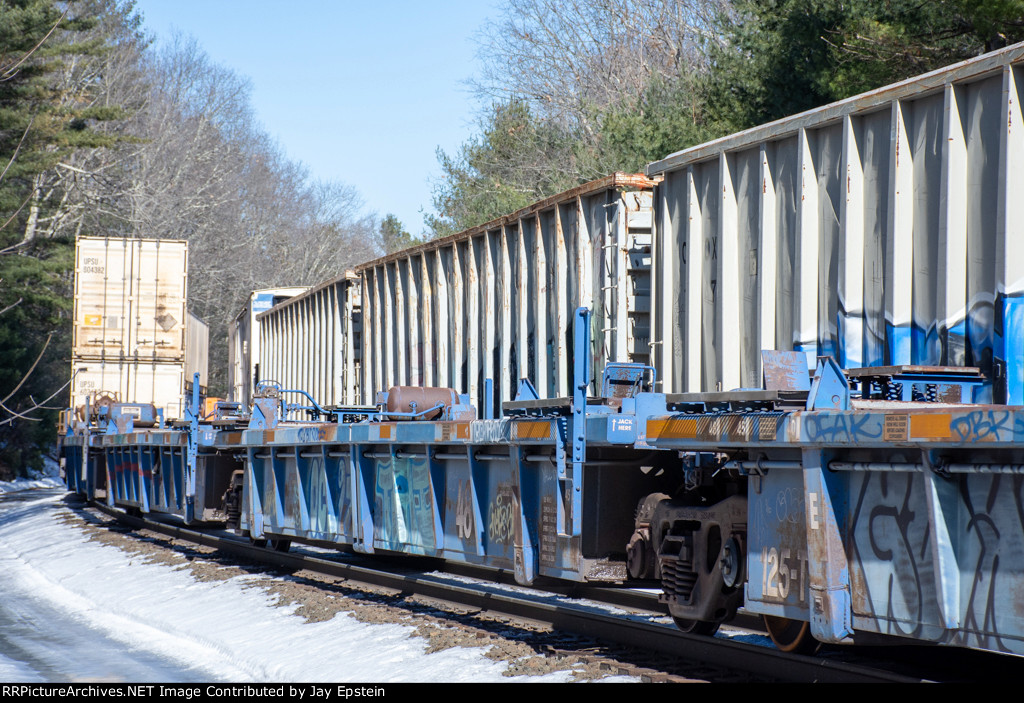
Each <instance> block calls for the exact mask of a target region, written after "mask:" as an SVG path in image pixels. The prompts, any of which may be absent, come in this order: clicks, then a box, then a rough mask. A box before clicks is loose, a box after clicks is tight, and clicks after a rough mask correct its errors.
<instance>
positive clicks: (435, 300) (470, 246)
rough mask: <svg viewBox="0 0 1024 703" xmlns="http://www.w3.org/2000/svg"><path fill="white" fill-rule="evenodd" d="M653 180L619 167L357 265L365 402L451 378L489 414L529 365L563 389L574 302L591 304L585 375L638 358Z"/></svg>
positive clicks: (645, 345)
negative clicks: (589, 369) (589, 367)
mask: <svg viewBox="0 0 1024 703" xmlns="http://www.w3.org/2000/svg"><path fill="white" fill-rule="evenodd" d="M651 186H652V182H651V181H649V180H648V179H647V178H645V177H643V176H640V175H635V174H622V173H616V174H613V175H611V176H608V177H606V178H602V179H600V180H596V181H592V182H590V183H586V184H584V185H581V186H579V187H577V188H574V189H573V190H570V191H566V192H565V193H560V194H558V195H555V196H552V197H550V198H547V199H546V200H542V201H540V202H538V203H536V204H534V205H531V206H529V207H527V208H524V209H523V210H520V211H519V212H516V213H513V214H511V215H507V216H505V217H502V218H499V219H497V220H495V221H493V222H489V223H487V224H484V225H481V226H479V227H476V228H473V229H470V230H467V231H465V232H460V233H459V234H455V235H452V236H450V237H446V238H445V239H440V240H435V241H431V242H427V243H426V244H423V245H421V246H418V247H413V248H411V249H406V250H403V251H400V252H397V253H395V254H392V255H390V256H387V257H384V258H383V259H379V260H377V261H371V262H369V263H367V264H363V265H361V266H358V267H356V272H357V273H358V274H359V275H360V276H361V277H362V280H363V303H362V308H363V313H364V315H365V334H364V352H363V359H364V362H365V363H364V367H363V402H371V401H372V400H373V394H374V393H376V392H377V391H379V390H384V389H386V388H388V387H390V386H394V385H414V386H415V385H427V386H443V387H453V388H456V389H459V390H460V391H462V392H466V393H468V394H469V395H470V397H471V398H472V399H473V402H474V404H475V405H476V406H477V407H478V408H480V409H481V414H483V415H487V413H486V412H484V410H485V406H486V405H487V404H488V401H487V399H486V398H485V397H484V379H492V380H494V382H495V385H494V392H493V397H492V399H491V400H490V408H491V410H492V411H493V412H497V411H498V409H500V407H501V403H502V402H504V401H506V400H511V399H512V397H513V396H514V395H515V391H516V384H517V383H518V382H519V379H520V378H529V379H530V380H531V381H532V382H533V383H534V385H535V386H536V387H537V389H538V391H539V392H540V393H541V395H543V396H547V397H551V398H555V397H565V396H567V395H568V394H569V388H568V385H567V384H568V378H569V369H570V367H571V364H572V315H573V311H574V310H576V308H578V307H587V308H591V309H592V310H593V314H594V330H595V332H594V341H593V345H594V348H593V350H592V355H593V358H594V366H593V373H594V378H593V379H592V382H594V383H593V386H592V387H594V388H596V381H597V380H599V379H600V377H601V372H602V370H603V369H604V364H605V363H606V361H613V360H619V361H637V362H646V361H647V359H648V357H649V354H650V349H649V342H650V338H649V337H650V333H649V323H648V314H649V307H648V306H649V302H648V301H649V296H650V247H651V193H650V189H651Z"/></svg>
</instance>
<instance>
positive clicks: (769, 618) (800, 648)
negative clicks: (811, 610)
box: [764, 615, 818, 654]
mask: <svg viewBox="0 0 1024 703" xmlns="http://www.w3.org/2000/svg"><path fill="white" fill-rule="evenodd" d="M764 626H765V627H766V628H767V629H768V636H769V637H771V638H772V642H774V643H775V646H776V647H778V648H779V649H780V650H782V651H783V652H794V653H796V654H813V653H814V650H815V649H817V648H818V641H817V640H816V639H814V637H812V636H811V624H810V623H809V622H804V621H803V620H790V619H789V618H779V617H775V616H773V615H765V616H764Z"/></svg>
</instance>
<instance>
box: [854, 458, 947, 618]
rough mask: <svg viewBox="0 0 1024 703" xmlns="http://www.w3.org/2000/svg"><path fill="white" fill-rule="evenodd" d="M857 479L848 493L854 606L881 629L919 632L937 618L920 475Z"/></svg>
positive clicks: (881, 475)
mask: <svg viewBox="0 0 1024 703" xmlns="http://www.w3.org/2000/svg"><path fill="white" fill-rule="evenodd" d="M858 482H859V483H860V485H859V486H857V487H856V489H855V492H856V497H855V498H854V497H853V496H852V495H851V498H852V501H853V508H852V511H851V519H852V521H853V526H852V548H851V551H852V554H851V557H852V558H851V562H852V563H851V567H852V568H851V574H850V578H851V580H852V582H853V609H854V612H855V613H858V614H862V615H869V616H873V617H874V618H875V620H876V623H877V626H878V628H879V631H881V632H884V633H886V634H892V635H903V636H915V637H921V636H923V634H924V633H923V631H922V630H923V628H924V626H925V625H928V624H930V625H939V624H940V623H941V618H940V614H939V611H938V603H937V600H936V594H935V587H934V580H929V579H928V578H927V576H928V575H930V574H931V573H932V551H931V547H930V544H931V530H930V529H929V524H928V507H927V505H926V504H924V503H923V502H922V498H923V497H924V496H925V490H924V486H923V478H922V476H921V475H920V474H913V473H891V472H888V473H886V472H877V473H870V474H865V475H863V476H854V477H853V483H854V484H856V483H858ZM851 488H854V487H853V486H851ZM853 492H854V491H851V493H853ZM914 545H917V548H916V549H915V547H914Z"/></svg>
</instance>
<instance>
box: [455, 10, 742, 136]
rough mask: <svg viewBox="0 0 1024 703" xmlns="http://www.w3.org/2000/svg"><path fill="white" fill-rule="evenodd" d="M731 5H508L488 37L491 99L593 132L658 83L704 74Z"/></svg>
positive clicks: (482, 89)
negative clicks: (707, 50)
mask: <svg viewBox="0 0 1024 703" xmlns="http://www.w3.org/2000/svg"><path fill="white" fill-rule="evenodd" d="M727 2H728V0H507V2H506V4H505V7H504V12H503V14H502V16H501V17H500V18H499V19H498V20H496V21H494V22H492V23H490V24H488V25H487V26H486V27H485V28H484V30H483V31H482V33H481V40H480V45H481V49H480V58H481V59H482V61H483V70H482V75H481V77H480V79H479V80H477V81H476V82H474V84H473V86H474V88H475V89H476V91H477V93H478V94H479V95H481V96H483V97H486V98H489V99H499V100H502V101H507V100H508V99H510V98H523V99H526V100H528V101H529V102H530V104H531V106H532V107H533V109H534V110H535V112H536V113H537V114H539V115H541V116H542V117H544V118H547V119H553V120H555V121H560V122H563V123H570V124H574V125H577V126H580V127H582V128H583V129H584V130H585V131H588V132H589V131H592V130H593V129H594V125H593V124H592V119H593V115H595V114H596V113H598V112H600V111H603V110H605V109H607V108H608V107H610V106H614V105H616V104H618V103H619V101H621V100H623V99H628V98H636V97H638V96H639V95H640V94H641V93H642V92H643V90H644V88H645V87H646V86H647V85H648V84H649V83H650V81H651V80H652V78H655V77H661V78H664V79H669V80H671V79H673V78H675V77H676V76H679V75H681V74H683V73H687V72H691V73H692V72H695V71H698V70H701V69H702V68H703V62H704V54H703V52H702V51H701V42H703V41H705V40H709V39H710V40H712V41H714V40H715V38H714V37H713V36H711V35H710V31H709V28H710V27H711V21H712V19H713V17H714V14H715V13H716V12H718V11H720V10H722V9H724V8H725V7H726V5H727Z"/></svg>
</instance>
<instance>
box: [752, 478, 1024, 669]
mask: <svg viewBox="0 0 1024 703" xmlns="http://www.w3.org/2000/svg"><path fill="white" fill-rule="evenodd" d="M808 471H813V470H812V469H805V470H804V471H803V472H800V471H784V470H779V471H770V472H769V473H768V474H767V475H766V476H764V477H762V478H760V479H758V480H756V481H755V482H753V483H752V485H751V488H750V492H749V500H750V516H751V526H750V533H749V538H750V543H749V551H748V554H749V557H748V568H749V578H748V581H747V585H746V608H747V610H749V611H751V612H755V613H764V614H767V615H777V616H784V617H790V618H795V619H801V620H809V621H811V622H812V627H813V624H814V618H815V615H816V612H817V610H818V609H821V608H822V606H823V604H825V605H827V604H828V603H829V601H828V599H825V598H823V589H822V588H817V587H816V586H817V584H818V583H820V584H822V586H823V587H824V586H831V587H833V588H836V587H841V590H843V591H844V592H845V594H846V597H848V598H849V606H850V615H851V616H852V623H851V624H852V628H853V629H855V630H858V631H862V632H876V633H880V634H886V635H895V636H900V637H909V638H913V639H915V640H920V641H928V642H936V643H945V644H958V645H961V646H969V647H978V648H983V649H991V650H997V651H1007V652H1012V653H1016V654H1024V608H1022V607H1021V604H1020V599H1019V597H1018V596H1019V591H1020V584H1021V583H1022V581H1024V530H1022V529H1021V528H1022V525H1024V523H1022V514H1024V513H1022V509H1021V506H1022V505H1024V476H1021V475H1011V474H977V473H972V474H960V475H956V476H952V477H940V476H935V475H934V474H930V473H923V472H909V471H907V472H891V471H890V472H883V471H864V472H832V473H831V476H830V477H829V481H828V482H829V484H830V490H831V491H833V492H836V493H839V494H843V495H845V496H846V497H847V498H846V499H844V500H842V501H840V502H838V503H836V502H834V501H833V502H831V503H829V501H828V499H827V498H826V497H825V496H824V495H823V493H822V490H821V484H819V483H815V482H813V481H807V476H806V474H807V472H808ZM801 473H803V474H804V480H803V481H801V480H800V475H801ZM802 484H803V485H802ZM755 486H757V489H755ZM825 505H831V506H832V507H834V508H838V509H837V510H836V517H837V519H838V520H839V522H840V523H841V524H839V525H837V527H839V528H840V529H838V530H836V532H835V535H836V536H840V537H841V539H842V542H841V544H842V550H841V553H836V552H826V554H827V558H826V557H823V556H822V553H821V549H820V546H819V547H818V548H817V552H818V553H816V547H815V546H814V545H809V541H810V540H811V538H812V537H816V536H818V535H819V534H823V533H825V532H827V530H826V522H825V521H824V518H825V517H827V511H825V510H824V506H825ZM812 506H817V507H815V508H814V511H813V512H814V513H815V514H816V515H817V520H815V515H813V514H812ZM844 506H845V507H844ZM826 536H827V535H826ZM808 554H810V565H809V566H808V562H807V555H808ZM815 565H817V569H818V570H819V571H820V572H821V573H818V574H815ZM843 565H847V566H848V574H847V575H846V576H843V575H841V574H839V573H837V574H836V576H837V578H836V579H832V580H830V579H829V577H828V575H827V574H826V573H825V572H826V571H827V570H830V569H831V570H837V572H838V571H841V569H842V567H843ZM831 625H832V626H833V627H832V629H831V630H830V632H831V641H841V640H842V639H843V638H844V635H843V633H842V628H836V627H834V626H835V623H831ZM815 634H816V636H818V637H819V639H825V640H828V639H830V637H829V636H828V633H826V632H822V631H819V632H816V633H815ZM847 634H850V633H847Z"/></svg>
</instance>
